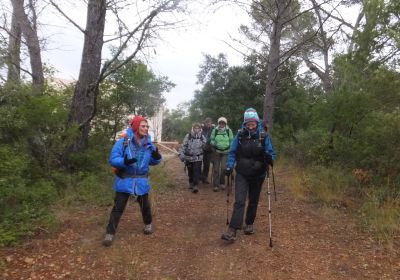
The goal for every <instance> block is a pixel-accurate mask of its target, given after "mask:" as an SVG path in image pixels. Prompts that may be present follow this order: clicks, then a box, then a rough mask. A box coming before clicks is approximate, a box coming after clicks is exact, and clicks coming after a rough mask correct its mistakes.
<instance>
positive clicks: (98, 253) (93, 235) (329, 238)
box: [0, 159, 400, 279]
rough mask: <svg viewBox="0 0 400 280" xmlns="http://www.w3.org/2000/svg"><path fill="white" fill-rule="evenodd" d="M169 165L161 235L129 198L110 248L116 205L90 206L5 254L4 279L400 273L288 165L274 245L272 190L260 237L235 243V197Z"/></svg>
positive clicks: (263, 205)
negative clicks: (291, 184) (293, 191)
mask: <svg viewBox="0 0 400 280" xmlns="http://www.w3.org/2000/svg"><path fill="white" fill-rule="evenodd" d="M166 168H167V169H168V173H169V174H170V175H171V176H172V177H173V178H174V180H175V181H176V185H177V187H176V188H175V189H171V190H168V191H164V192H163V193H162V194H158V195H157V199H156V201H155V203H154V210H155V215H154V226H155V233H154V234H153V235H150V236H145V235H143V233H142V227H143V226H142V223H141V217H140V214H139V211H138V207H137V205H136V204H133V203H130V204H129V205H128V207H127V209H126V212H125V213H124V215H123V217H122V219H121V222H120V226H119V229H118V232H117V235H116V240H115V242H114V244H113V245H112V246H111V247H109V248H104V247H103V246H101V241H102V238H103V234H104V227H105V223H106V221H107V219H108V215H109V209H106V208H92V209H87V210H85V211H82V213H78V215H74V216H72V217H69V218H68V219H67V221H66V223H65V226H63V228H62V229H61V230H60V231H59V233H57V234H56V235H55V236H53V237H52V238H49V237H46V238H36V239H34V240H32V241H30V242H29V243H26V244H24V245H22V246H18V247H15V248H11V249H3V250H1V251H0V258H1V259H0V278H1V279H400V255H399V248H397V251H395V250H392V251H388V250H385V249H382V248H380V247H379V246H378V245H377V244H376V243H375V242H374V241H373V240H372V239H371V238H369V236H368V235H367V234H366V233H363V232H361V231H359V229H357V227H355V226H354V224H353V223H352V222H351V221H350V219H348V218H347V217H346V216H345V213H343V212H340V215H338V214H335V213H334V212H333V214H331V215H327V214H326V213H325V214H322V213H321V211H320V210H319V209H318V208H317V207H316V206H315V205H311V204H308V203H304V202H301V201H295V200H294V199H293V198H292V196H291V195H290V193H289V190H288V188H287V186H286V184H287V183H286V181H285V178H287V177H288V175H289V174H286V172H288V171H287V170H281V171H279V172H277V174H275V176H276V179H277V189H278V201H277V202H273V204H272V212H273V241H274V247H273V248H272V249H271V248H269V247H268V241H269V239H268V227H267V225H268V216H267V200H266V188H265V187H264V189H263V194H262V197H261V200H260V205H259V210H258V216H257V219H256V223H255V226H256V230H257V232H256V234H255V235H251V236H246V235H243V234H242V233H240V234H239V236H238V240H237V241H236V242H235V243H234V244H228V245H227V244H225V243H224V242H223V241H222V240H221V239H220V236H221V234H222V232H223V231H224V230H225V229H226V225H225V223H226V194H225V193H224V192H218V193H214V192H213V191H212V188H211V186H210V185H202V186H200V192H199V193H198V194H192V193H190V192H189V190H188V188H187V178H186V176H185V175H184V174H183V172H182V169H183V168H182V164H181V163H180V162H179V161H178V160H177V159H171V160H169V161H168V162H167V164H166ZM232 201H233V199H232V198H231V202H232ZM229 211H230V213H231V209H230V210H229Z"/></svg>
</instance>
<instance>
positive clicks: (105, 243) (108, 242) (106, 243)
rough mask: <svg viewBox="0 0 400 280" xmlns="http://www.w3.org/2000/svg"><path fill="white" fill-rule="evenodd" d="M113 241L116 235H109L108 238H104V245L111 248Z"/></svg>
mask: <svg viewBox="0 0 400 280" xmlns="http://www.w3.org/2000/svg"><path fill="white" fill-rule="evenodd" d="M113 239H114V234H109V233H107V234H106V236H105V237H104V240H103V245H104V246H106V247H109V246H111V244H112V242H113Z"/></svg>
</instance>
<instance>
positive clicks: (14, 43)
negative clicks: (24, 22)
mask: <svg viewBox="0 0 400 280" xmlns="http://www.w3.org/2000/svg"><path fill="white" fill-rule="evenodd" d="M21 36H22V32H21V27H20V25H19V23H18V20H17V18H16V17H15V14H13V15H12V19H11V30H10V38H9V41H8V59H7V68H8V72H7V82H16V81H19V80H20V73H21V71H20V67H21V62H20V61H21V59H20V53H21Z"/></svg>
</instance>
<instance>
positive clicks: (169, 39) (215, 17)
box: [42, 4, 248, 109]
mask: <svg viewBox="0 0 400 280" xmlns="http://www.w3.org/2000/svg"><path fill="white" fill-rule="evenodd" d="M66 5H68V4H66ZM70 5H71V6H70V9H71V10H73V14H70V16H71V17H72V18H73V20H74V21H77V22H78V23H80V25H81V26H82V27H84V26H85V18H86V11H85V9H84V7H78V6H75V4H70ZM191 10H192V13H191V15H190V19H188V18H186V22H185V24H186V27H184V28H179V29H174V30H169V31H167V32H164V33H163V34H162V39H163V40H162V41H159V42H158V43H157V46H156V48H155V51H156V52H155V53H152V55H151V57H150V58H149V59H148V60H147V62H148V63H149V64H150V66H151V68H152V70H153V71H154V72H155V73H156V74H157V75H160V76H167V77H169V79H170V80H171V81H172V82H174V83H175V84H176V87H175V88H174V89H172V91H171V92H170V93H167V94H165V97H166V99H167V107H168V108H171V109H172V108H176V106H177V105H178V104H179V103H182V102H185V101H189V100H190V99H191V98H192V97H193V93H194V91H195V90H196V89H198V88H199V87H200V86H199V85H196V74H197V72H198V71H199V65H200V64H201V63H202V62H203V54H206V53H207V54H211V55H217V54H218V53H220V52H222V53H225V54H227V57H228V61H229V63H230V65H237V64H240V63H241V62H242V57H241V56H240V54H239V53H238V52H236V51H235V50H233V49H232V48H230V47H229V46H228V45H227V44H226V43H224V41H231V39H230V37H229V36H234V37H238V36H239V35H238V28H239V26H240V24H242V23H246V22H248V16H247V14H246V13H245V12H244V11H243V10H241V9H240V8H238V7H235V6H229V7H228V6H225V7H221V8H219V9H217V10H216V11H215V10H213V9H206V8H205V7H197V8H196V9H191ZM42 21H43V22H48V24H46V25H45V28H44V31H43V34H42V35H43V37H47V38H48V39H47V41H48V44H47V50H46V51H45V52H44V53H43V56H44V61H45V62H47V63H49V64H50V65H52V66H53V67H54V68H55V69H57V70H58V73H57V74H56V76H58V77H59V78H63V79H67V80H72V79H77V76H78V73H79V67H80V59H81V51H82V45H83V35H82V33H81V32H80V31H78V30H77V29H76V28H73V27H72V26H71V25H70V24H66V21H65V19H63V18H62V16H60V15H59V14H57V13H56V12H54V13H53V14H46V16H45V19H44V20H42ZM106 26H107V25H106ZM49 36H50V37H49ZM106 53H107V50H106V49H104V48H103V56H104V55H105V54H106Z"/></svg>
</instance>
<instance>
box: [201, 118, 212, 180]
mask: <svg viewBox="0 0 400 280" xmlns="http://www.w3.org/2000/svg"><path fill="white" fill-rule="evenodd" d="M212 130H213V125H212V120H211V118H206V119H205V120H204V123H203V125H202V134H203V135H204V137H205V138H206V140H207V142H206V144H205V145H204V148H203V150H204V153H203V169H202V172H201V181H202V182H203V184H209V183H210V182H209V181H208V173H209V171H210V163H211V161H212V157H213V149H212V146H211V143H210V142H211V132H212Z"/></svg>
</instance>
